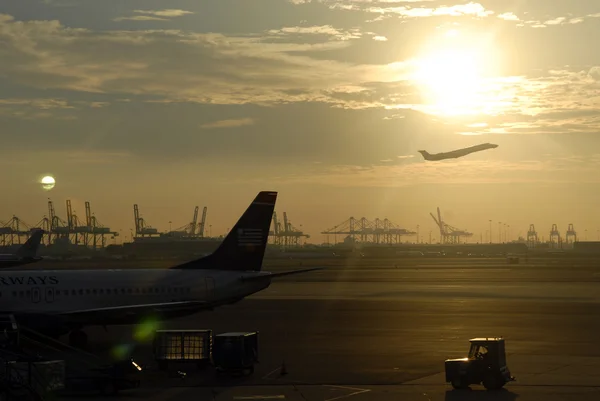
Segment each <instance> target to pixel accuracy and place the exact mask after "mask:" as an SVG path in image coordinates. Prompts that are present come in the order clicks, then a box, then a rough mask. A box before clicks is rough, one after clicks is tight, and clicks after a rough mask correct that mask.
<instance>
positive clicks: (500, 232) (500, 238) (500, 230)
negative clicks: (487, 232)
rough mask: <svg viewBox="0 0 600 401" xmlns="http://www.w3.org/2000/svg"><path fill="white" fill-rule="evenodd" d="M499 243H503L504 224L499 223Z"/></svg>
mask: <svg viewBox="0 0 600 401" xmlns="http://www.w3.org/2000/svg"><path fill="white" fill-rule="evenodd" d="M498 243H499V244H501V243H502V223H501V222H498Z"/></svg>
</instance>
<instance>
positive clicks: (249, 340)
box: [213, 331, 258, 374]
mask: <svg viewBox="0 0 600 401" xmlns="http://www.w3.org/2000/svg"><path fill="white" fill-rule="evenodd" d="M213 361H214V365H215V369H216V371H217V373H222V372H229V373H239V374H243V373H245V372H246V371H248V372H249V373H250V374H252V373H253V372H254V364H255V363H256V362H258V332H256V331H253V332H244V333H223V334H218V335H216V336H215V338H214V344H213Z"/></svg>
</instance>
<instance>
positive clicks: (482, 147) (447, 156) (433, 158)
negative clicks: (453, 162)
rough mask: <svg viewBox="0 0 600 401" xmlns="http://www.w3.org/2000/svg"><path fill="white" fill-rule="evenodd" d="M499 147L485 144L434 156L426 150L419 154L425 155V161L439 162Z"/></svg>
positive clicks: (420, 151)
mask: <svg viewBox="0 0 600 401" xmlns="http://www.w3.org/2000/svg"><path fill="white" fill-rule="evenodd" d="M497 147H498V145H494V144H493V143H483V144H481V145H475V146H471V147H468V148H464V149H458V150H453V151H450V152H443V153H436V154H433V155H432V154H430V153H429V152H427V151H426V150H419V153H420V154H422V155H423V158H424V159H425V160H429V161H438V160H446V159H456V158H459V157H463V156H466V155H469V154H471V153H474V152H481V151H482V150H487V149H494V148H497Z"/></svg>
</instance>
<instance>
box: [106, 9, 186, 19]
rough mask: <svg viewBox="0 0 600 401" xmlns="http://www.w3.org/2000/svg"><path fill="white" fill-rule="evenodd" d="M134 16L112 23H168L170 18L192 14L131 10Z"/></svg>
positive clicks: (171, 11) (170, 11) (168, 10)
mask: <svg viewBox="0 0 600 401" xmlns="http://www.w3.org/2000/svg"><path fill="white" fill-rule="evenodd" d="M133 12H134V13H136V14H143V15H134V16H131V17H117V18H114V19H113V21H169V19H170V18H175V17H182V16H184V15H188V14H194V13H193V12H192V11H185V10H177V9H166V10H133Z"/></svg>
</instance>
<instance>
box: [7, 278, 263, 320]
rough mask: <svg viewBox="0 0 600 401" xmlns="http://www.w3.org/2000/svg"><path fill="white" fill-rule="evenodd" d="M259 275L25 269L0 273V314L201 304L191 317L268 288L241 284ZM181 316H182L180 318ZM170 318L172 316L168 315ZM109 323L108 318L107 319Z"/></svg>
mask: <svg viewBox="0 0 600 401" xmlns="http://www.w3.org/2000/svg"><path fill="white" fill-rule="evenodd" d="M249 274H257V275H260V273H257V272H243V271H217V270H166V269H128V270H54V271H52V270H23V271H18V270H15V271H4V272H0V313H14V314H15V315H18V314H19V313H23V314H29V315H35V314H43V315H49V316H53V315H54V316H60V315H64V314H66V322H68V320H69V316H68V313H69V312H75V311H78V310H82V309H102V308H110V307H117V306H127V305H139V304H158V303H166V302H181V301H201V302H204V303H205V304H204V305H203V306H201V307H200V306H199V307H198V308H196V309H194V310H190V311H189V313H187V314H192V313H195V312H198V311H200V310H203V309H211V308H213V307H215V306H218V305H223V304H228V303H233V302H236V301H238V300H240V299H242V298H244V297H246V296H248V295H251V294H253V293H255V292H258V291H261V290H262V289H265V288H267V287H268V286H269V285H270V279H268V278H264V279H261V280H255V281H241V280H240V277H241V276H242V275H246V276H247V275H249ZM178 316H181V313H179V314H178ZM164 317H165V318H168V317H169V316H164ZM138 319H139V316H136V315H135V314H132V315H131V317H130V319H126V320H123V318H122V317H119V319H118V320H117V321H107V320H105V319H104V318H97V317H93V318H89V319H87V320H88V321H85V320H84V321H81V320H80V319H78V320H77V324H78V325H81V326H87V325H103V324H134V323H137V322H138ZM109 320H110V319H109Z"/></svg>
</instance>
